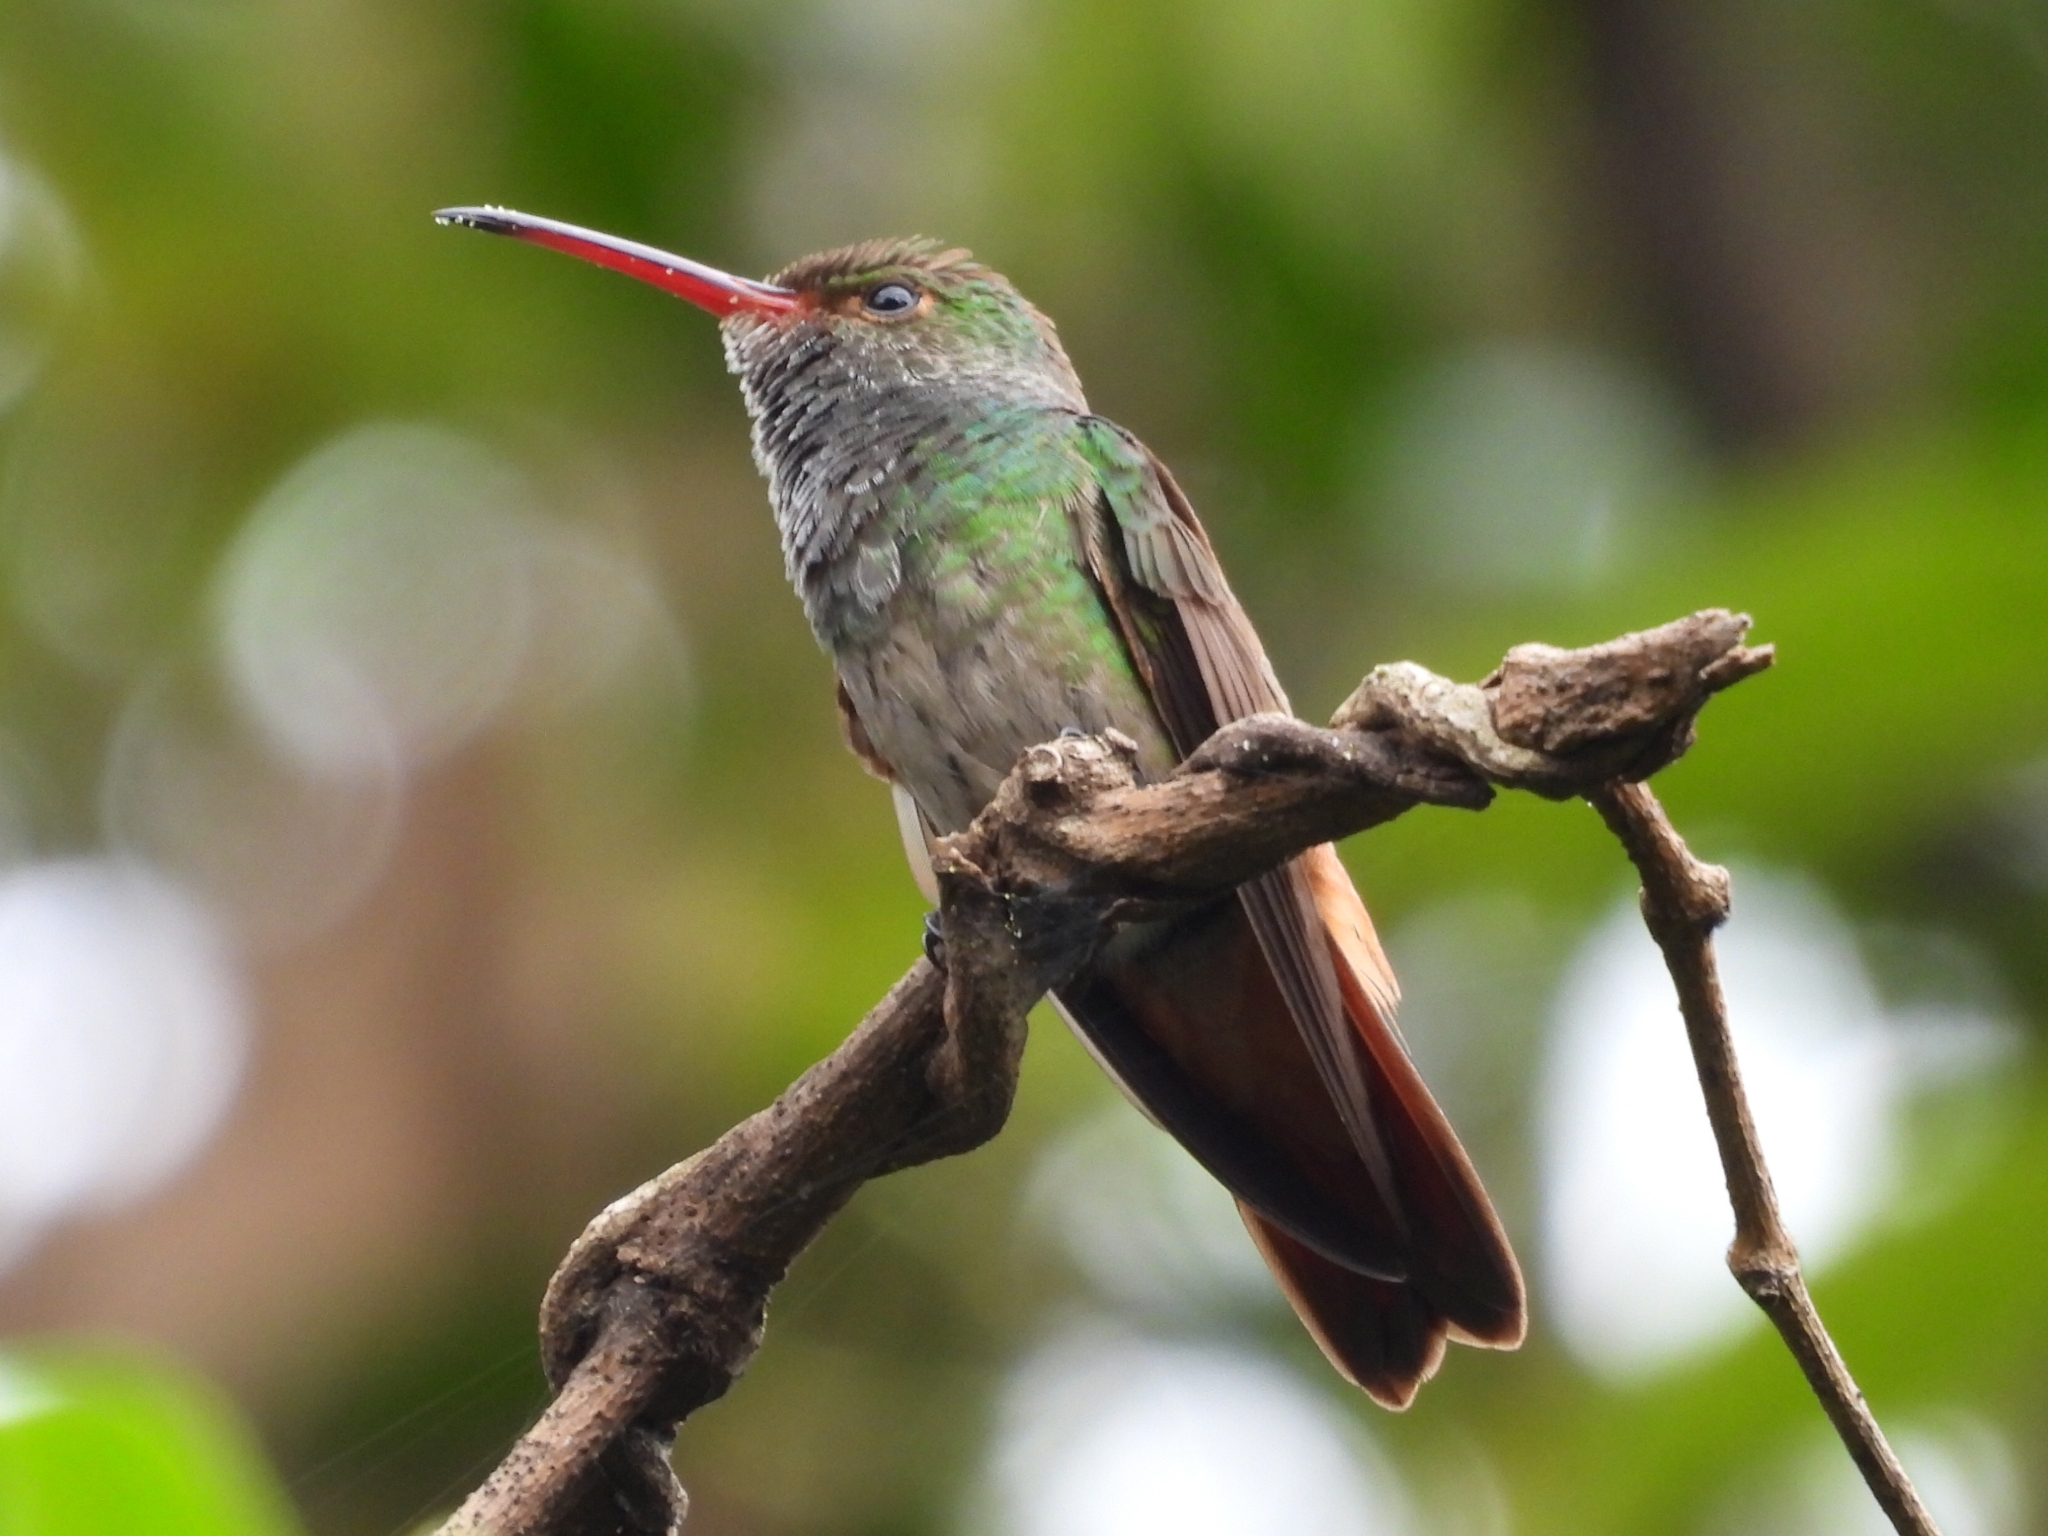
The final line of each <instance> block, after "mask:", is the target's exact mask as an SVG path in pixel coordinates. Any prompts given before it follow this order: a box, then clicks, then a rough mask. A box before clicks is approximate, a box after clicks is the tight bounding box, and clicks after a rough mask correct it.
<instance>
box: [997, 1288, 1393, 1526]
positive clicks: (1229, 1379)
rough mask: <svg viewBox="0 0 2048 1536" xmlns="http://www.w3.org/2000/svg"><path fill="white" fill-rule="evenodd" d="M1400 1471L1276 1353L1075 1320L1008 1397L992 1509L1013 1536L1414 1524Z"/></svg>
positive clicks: (1014, 1382) (1015, 1379) (1025, 1368)
mask: <svg viewBox="0 0 2048 1536" xmlns="http://www.w3.org/2000/svg"><path fill="white" fill-rule="evenodd" d="M1415 1528H1416V1527H1415V1519H1414V1515H1413V1510H1412V1504H1411V1501H1410V1498H1409V1496H1408V1493H1407V1491H1406V1489H1405V1488H1404V1487H1403V1486H1402V1483H1401V1481H1400V1478H1399V1477H1398V1475H1397V1474H1396V1473H1395V1471H1394V1469H1393V1468H1392V1467H1391V1466H1390V1465H1388V1464H1387V1463H1386V1461H1385V1460H1384V1459H1383V1458H1382V1457H1380V1456H1379V1455H1378V1454H1377V1453H1376V1452H1375V1451H1374V1450H1373V1448H1372V1446H1371V1444H1370V1442H1369V1441H1367V1440H1366V1439H1365V1437H1364V1434H1363V1432H1362V1431H1361V1430H1360V1429H1359V1428H1358V1427H1357V1426H1356V1425H1355V1423H1354V1422H1353V1421H1352V1420H1350V1419H1349V1418H1348V1417H1347V1416H1346V1415H1345V1414H1343V1413H1342V1412H1340V1411H1339V1410H1338V1409H1337V1408H1335V1407H1334V1406H1333V1405H1332V1404H1331V1402H1330V1401H1329V1399H1328V1398H1326V1397H1324V1396H1323V1395H1322V1394H1320V1393H1318V1392H1316V1391H1314V1390H1313V1389H1311V1388H1310V1387H1308V1386H1307V1385H1305V1384H1304V1383H1303V1382H1302V1381H1301V1380H1300V1378H1298V1377H1297V1376H1296V1375H1295V1374H1294V1373H1293V1372H1291V1371H1289V1370H1288V1369H1286V1368H1285V1367H1284V1366H1281V1365H1280V1364H1278V1363H1277V1362H1275V1361H1273V1360H1271V1359H1270V1358H1268V1357H1266V1356H1264V1355H1262V1354H1259V1353H1255V1352H1252V1351H1249V1350H1244V1349H1235V1348H1230V1347H1227V1346H1221V1345H1213V1344H1187V1343H1170V1342H1166V1341H1162V1340H1159V1339H1153V1338H1147V1337H1144V1336H1142V1335H1138V1334H1134V1333H1129V1332H1126V1331H1124V1330H1122V1329H1119V1328H1116V1327H1114V1326H1111V1325H1109V1324H1106V1323H1100V1322H1095V1323H1084V1324H1080V1325H1076V1326H1074V1327H1072V1328H1070V1329H1068V1330H1067V1331H1066V1332H1064V1333H1062V1334H1061V1335H1059V1336H1057V1337H1055V1338H1054V1339H1052V1340H1051V1341H1050V1342H1048V1343H1047V1344H1045V1345H1044V1346H1043V1347H1041V1348H1040V1349H1039V1350H1037V1351H1036V1352H1034V1353H1033V1354H1032V1355H1031V1356H1029V1357H1028V1358H1027V1359H1026V1360H1025V1361H1024V1362H1023V1364H1022V1365H1021V1366H1020V1367H1019V1368H1018V1369H1017V1371H1016V1372H1015V1373H1014V1375H1013V1376H1012V1378H1011V1380H1010V1382H1009V1384H1008V1387H1007V1388H1006V1390H1005V1392H1004V1394H1003V1400H1002V1403H1001V1407H1000V1410H999V1425H998V1430H997V1436H996V1443H995V1447H994V1451H993V1455H992V1460H991V1467H990V1476H989V1486H988V1488H987V1490H986V1494H985V1507H984V1508H982V1509H980V1510H978V1511H976V1512H975V1516H974V1518H972V1519H971V1520H969V1521H968V1522H967V1529H970V1530H972V1531H974V1532H976V1533H977V1536H980V1533H984V1532H995V1533H1000V1536H1411V1533H1413V1532H1414V1530H1415Z"/></svg>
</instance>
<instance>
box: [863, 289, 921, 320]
mask: <svg viewBox="0 0 2048 1536" xmlns="http://www.w3.org/2000/svg"><path fill="white" fill-rule="evenodd" d="M861 302H862V303H863V304H864V305H865V306H866V308H867V312H868V313H869V314H871V315H901V314H905V313H907V312H908V311H910V310H913V309H915V308H917V290H916V289H915V288H913V287H911V286H910V284H908V283H877V284H876V285H875V286H874V287H873V288H870V289H869V290H868V296H867V297H866V298H865V299H863V300H862V301H861Z"/></svg>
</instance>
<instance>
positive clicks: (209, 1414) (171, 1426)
mask: <svg viewBox="0 0 2048 1536" xmlns="http://www.w3.org/2000/svg"><path fill="white" fill-rule="evenodd" d="M299 1529H300V1527H299V1525H298V1522H297V1521H296V1520H295V1519H293V1518H292V1515H291V1511H290V1507H289V1505H288V1504H287V1502H286V1500H285V1497H284V1493H283V1490H282V1489H280V1488H279V1487H278V1486H277V1483H276V1481H275V1479H274V1478H273V1476H272V1475H271V1473H270V1472H269V1470H268V1468H267V1467H266V1466H265V1465H264V1461H263V1458H262V1456H261V1454H260V1453H259V1452H258V1451H257V1449H256V1447H255V1446H254V1445H253V1444H252V1443H251V1440H250V1437H249V1433H248V1431H247V1430H246V1429H245V1428H244V1427H243V1425H242V1423H241V1421H240V1419H239V1418H238V1417H237V1415H236V1414H235V1413H234V1412H233V1411H232V1410H231V1409H230V1408H228V1407H227V1405H226V1404H224V1403H222V1402H221V1401H220V1399H219V1398H218V1396H217V1395H216V1394H215V1393H214V1392H213V1391H212V1390H211V1389H210V1388H208V1387H207V1386H206V1385H205V1384H204V1383H202V1382H199V1381H197V1380H195V1379H194V1378H193V1377H192V1376H191V1374H190V1373H189V1372H186V1371H182V1370H174V1369H172V1368H171V1367H169V1366H166V1365H163V1364H161V1363H158V1362H155V1361H149V1360H146V1359H143V1358H140V1357H137V1356H135V1355H133V1354H130V1353H128V1352H126V1351H116V1350H113V1349H111V1348H107V1349H101V1350H96V1351H91V1352H87V1351H83V1350H79V1349H76V1348H69V1349H64V1350H57V1349H20V1350H12V1351H9V1352H8V1353H7V1354H6V1355H0V1531H4V1532H5V1533H6V1536H107V1533H109V1532H114V1531H119V1532H122V1533H124V1536H293V1533H295V1532H297V1531H298V1530H299Z"/></svg>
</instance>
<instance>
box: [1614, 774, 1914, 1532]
mask: <svg viewBox="0 0 2048 1536" xmlns="http://www.w3.org/2000/svg"><path fill="white" fill-rule="evenodd" d="M1586 798H1587V799H1589V800H1591V801H1592V803H1593V807H1594V809H1595V810H1597V811H1599V813H1600V816H1601V819H1602V820H1604V821H1605V822H1606V823H1607V825H1608V827H1609V828H1610V829H1611V830H1612V831H1613V833H1614V835H1615V836H1616V837H1618V838H1620V839H1621V845H1622V847H1623V848H1625V849H1627V850H1628V856H1629V859H1630V861H1631V862H1632V863H1634V865H1635V866H1636V869H1637V871H1638V872H1639V873H1640V874H1641V875H1642V877H1643V897H1642V902H1643V922H1644V923H1645V924H1646V925H1647V926H1648V928H1649V930H1650V936H1651V937H1652V938H1654V939H1655V940H1656V941H1657V947H1658V948H1659V949H1661V950H1663V951H1664V963H1665V965H1666V966H1667V967H1668V968H1669V969H1670V971H1671V981H1672V984H1673V985H1674V986H1675V987H1677V989H1678V1007H1679V1012H1680V1013H1682V1014H1683V1015H1684V1017H1685V1035H1686V1039H1687V1041H1688V1042H1689V1043H1690V1044H1691V1046H1692V1059H1693V1065H1694V1067H1695V1068H1696V1069H1697V1070H1698V1072H1699V1079H1700V1092H1701V1093H1702V1094H1703V1095H1704V1096H1705V1098H1706V1101H1707V1119H1708V1121H1709V1122H1710V1123H1711V1124H1712V1126H1713V1128H1714V1144H1715V1145H1716V1146H1717V1147H1718V1148H1719V1149H1720V1153H1721V1173H1722V1176H1723V1177H1724V1178H1725V1179H1726V1180H1727V1184H1728V1203H1729V1205H1730V1206H1732V1207H1733V1208H1734V1211H1735V1241H1734V1242H1733V1243H1731V1244H1729V1246H1728V1268H1729V1269H1730V1270H1731V1271H1733V1272H1734V1275H1735V1278H1736V1280H1737V1281H1738V1282H1739V1283H1740V1284H1741V1286H1742V1288H1743V1290H1745V1291H1746V1292H1748V1293H1749V1298H1750V1300H1752V1301H1754V1302H1755V1303H1756V1304H1757V1305H1758V1306H1759V1307H1762V1308H1763V1310H1764V1313H1765V1315H1767V1316H1768V1317H1769V1318H1770V1320H1771V1321H1772V1322H1773V1323H1774V1324H1776V1325H1777V1329H1778V1332H1779V1333H1780V1334H1782V1335H1784V1339H1785V1346H1786V1348H1788V1349H1790V1350H1791V1351H1792V1358H1793V1359H1795V1360H1797V1361H1798V1362H1799V1369H1800V1370H1802V1371H1804V1372H1805V1373H1806V1381H1807V1385H1809V1386H1810V1387H1812V1388H1813V1395H1814V1396H1815V1397H1817V1398H1819V1399H1820V1404H1821V1407H1822V1408H1824V1409H1825V1410H1826V1411H1827V1416H1828V1420H1829V1422H1830V1423H1832V1424H1833V1425H1834V1426H1835V1433H1837V1434H1838V1435H1840V1436H1841V1437H1842V1444H1844V1445H1845V1446H1847V1447H1848V1448H1849V1455H1850V1457H1851V1458H1852V1459H1853V1460H1854V1461H1855V1463H1856V1468H1857V1470H1858V1471H1859V1472H1861V1473H1862V1474H1863V1481H1864V1482H1865V1483H1867V1484H1869V1486H1870V1492H1871V1494H1872V1496H1873V1497H1874V1498H1876V1500H1877V1502H1878V1505H1879V1507H1880V1508H1882V1509H1883V1510H1884V1512H1885V1515H1886V1517H1887V1518H1888V1519H1890V1521H1891V1523H1892V1525H1893V1526H1894V1527H1895V1528H1896V1529H1897V1530H1898V1531H1899V1533H1900V1536H1940V1533H1939V1532H1938V1531H1937V1530H1936V1528H1935V1524H1934V1518H1933V1517H1932V1516H1931V1515H1929V1514H1928V1512H1927V1506H1926V1505H1924V1504H1923V1503H1921V1502H1920V1495H1919V1494H1918V1493H1917V1492H1916V1491H1915V1490H1914V1488H1913V1484H1912V1482H1911V1481H1910V1480H1909V1479H1908V1478H1907V1476H1906V1470H1905V1468H1904V1467H1902V1466H1900V1465H1899V1458H1898V1456H1897V1455H1896V1454H1895V1453H1894V1452H1893V1450H1892V1448H1891V1445H1890V1444H1889V1442H1887V1441H1886V1439H1885V1437H1884V1431H1883V1430H1881V1429H1880V1428H1878V1424H1877V1419H1876V1417H1875V1416H1874V1415H1873V1414H1872V1413H1871V1411H1870V1406H1869V1404H1867V1403H1865V1402H1864V1401H1863V1394H1862V1393H1861V1392H1860V1391H1858V1390H1857V1387H1856V1382H1855V1380H1854V1378H1852V1377H1851V1376H1850V1375H1849V1367H1848V1366H1847V1365H1845V1364H1844V1363H1843V1361H1842V1355H1841V1351H1840V1350H1838V1349H1836V1348H1835V1341H1834V1340H1833V1339H1832V1338H1830V1337H1829V1336H1828V1331H1827V1329H1826V1327H1824V1326H1823V1325H1822V1323H1821V1320H1820V1313H1819V1312H1817V1311H1816V1310H1815V1309H1814V1305H1813V1298H1812V1297H1811V1296H1810V1295H1808V1294H1807V1290H1806V1277H1805V1276H1804V1275H1803V1274H1801V1273H1800V1269H1799V1251H1798V1249H1796V1248H1795V1247H1794V1246H1793V1244H1792V1234H1791V1233H1789V1232H1787V1231H1786V1230H1785V1223H1784V1221H1783V1219H1782V1218H1781V1217H1780V1216H1779V1215H1778V1196H1777V1193H1776V1192H1775V1191H1774V1190H1773V1189H1772V1188H1771V1174H1770V1169H1769V1168H1768V1167H1767V1166H1766V1165H1765V1163H1764V1152H1763V1147H1762V1145H1761V1144H1760V1143H1759V1142H1758V1141H1757V1136H1756V1125H1755V1123H1754V1121H1752V1120H1751V1118H1750V1113H1749V1097H1748V1095H1747V1094H1745V1093H1744V1092H1743V1089H1742V1073H1741V1071H1740V1070H1739V1069H1738V1068H1737V1066H1736V1062H1735V1042H1734V1040H1733V1039H1732V1038H1731V1037H1730V1036H1729V1033H1728V1006H1727V1003H1726V1001H1725V1000H1724V999H1723V997H1722V995H1721V977H1720V973H1719V970H1718V968H1717V967H1716V965H1715V962H1714V937H1713V935H1714V930H1715V929H1716V928H1718V927H1720V925H1721V924H1722V923H1723V922H1725V921H1726V920H1727V917H1728V902H1729V890H1728V871H1727V870H1725V869H1722V868H1721V867H1720V866H1719V865H1716V864H1702V863H1701V862H1700V861H1699V860H1698V859H1696V858H1694V857H1693V856H1692V851H1691V850H1690V849H1688V848H1687V847H1686V846H1685V840H1684V839H1683V838H1681V837H1680V836H1679V835H1678V832H1677V830H1676V829H1675V828H1673V826H1672V825H1671V822H1670V820H1669V818H1667V817H1666V816H1665V814H1664V807H1663V806H1661V805H1659V804H1658V803H1657V797H1656V796H1655V795H1654V794H1652V793H1651V792H1650V788H1649V786H1648V785H1646V784H1610V785H1607V786H1605V787H1603V788H1601V789H1598V790H1595V791H1594V792H1593V793H1592V794H1590V795H1588V796H1587V797H1586Z"/></svg>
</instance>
